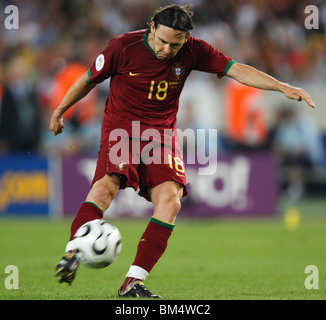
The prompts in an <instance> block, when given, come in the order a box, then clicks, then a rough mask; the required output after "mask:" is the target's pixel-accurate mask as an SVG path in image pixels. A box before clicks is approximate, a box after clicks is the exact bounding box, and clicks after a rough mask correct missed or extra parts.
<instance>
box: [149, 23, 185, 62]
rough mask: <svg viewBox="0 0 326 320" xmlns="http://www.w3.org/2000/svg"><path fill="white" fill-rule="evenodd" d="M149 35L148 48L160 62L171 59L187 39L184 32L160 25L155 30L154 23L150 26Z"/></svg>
mask: <svg viewBox="0 0 326 320" xmlns="http://www.w3.org/2000/svg"><path fill="white" fill-rule="evenodd" d="M151 34H152V38H151V39H150V46H151V47H152V49H153V51H154V52H155V54H156V57H157V59H160V60H170V59H171V58H173V57H174V56H175V55H176V54H177V53H178V51H179V50H180V49H181V47H182V46H183V45H184V43H185V42H186V41H187V40H188V38H189V35H187V34H186V33H185V32H182V31H178V30H174V29H172V28H169V27H166V26H163V25H160V24H159V25H158V26H157V28H156V29H155V27H154V23H152V25H151Z"/></svg>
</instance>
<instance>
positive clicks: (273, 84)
mask: <svg viewBox="0 0 326 320" xmlns="http://www.w3.org/2000/svg"><path fill="white" fill-rule="evenodd" d="M226 75H227V76H229V77H231V78H233V79H235V80H237V81H238V82H240V83H242V84H245V85H248V86H251V87H255V88H258V89H263V90H273V91H279V92H282V93H284V94H285V95H286V96H287V97H288V98H289V99H294V100H297V101H301V100H302V99H303V100H305V101H306V102H307V104H308V105H309V106H310V107H312V108H314V107H316V105H315V104H314V102H313V101H312V99H311V98H310V96H309V95H308V94H307V93H306V92H305V91H304V90H303V89H301V88H296V87H292V86H290V85H289V84H287V83H283V82H280V81H278V80H276V79H275V78H273V77H271V76H270V75H268V74H266V73H264V72H262V71H259V70H257V69H255V68H253V67H251V66H248V65H246V64H241V63H237V62H235V63H234V64H233V65H232V66H231V67H230V69H229V70H228V72H227V74H226Z"/></svg>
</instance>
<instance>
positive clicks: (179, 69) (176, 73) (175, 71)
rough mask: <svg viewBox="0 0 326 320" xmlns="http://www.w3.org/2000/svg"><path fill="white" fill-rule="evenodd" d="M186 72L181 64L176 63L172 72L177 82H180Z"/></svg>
mask: <svg viewBox="0 0 326 320" xmlns="http://www.w3.org/2000/svg"><path fill="white" fill-rule="evenodd" d="M184 71H185V70H184V66H182V65H181V63H176V64H175V65H173V67H172V72H173V74H174V76H175V79H176V80H180V79H181V78H182V76H183V74H184Z"/></svg>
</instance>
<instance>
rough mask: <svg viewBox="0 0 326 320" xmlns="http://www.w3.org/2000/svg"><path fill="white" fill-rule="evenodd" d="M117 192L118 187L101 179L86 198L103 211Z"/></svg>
mask: <svg viewBox="0 0 326 320" xmlns="http://www.w3.org/2000/svg"><path fill="white" fill-rule="evenodd" d="M118 191H119V186H118V185H116V184H114V183H111V182H110V181H109V180H108V179H101V180H99V181H97V182H96V183H95V184H94V185H93V187H92V189H91V191H90V193H89V194H88V196H87V201H91V202H94V203H95V204H97V205H98V206H99V207H100V208H101V209H102V210H103V211H105V210H106V209H107V208H108V207H109V206H110V204H111V201H112V200H113V199H114V198H115V196H116V195H117V193H118Z"/></svg>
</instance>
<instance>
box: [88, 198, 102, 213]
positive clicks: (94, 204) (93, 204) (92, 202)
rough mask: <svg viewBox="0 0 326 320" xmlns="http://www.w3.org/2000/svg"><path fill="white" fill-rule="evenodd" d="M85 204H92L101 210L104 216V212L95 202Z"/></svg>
mask: <svg viewBox="0 0 326 320" xmlns="http://www.w3.org/2000/svg"><path fill="white" fill-rule="evenodd" d="M83 203H89V204H92V205H93V206H94V207H96V208H97V209H99V210H100V211H101V212H102V214H104V212H103V210H102V209H101V208H100V207H99V206H98V205H97V204H95V203H94V202H90V201H84V202H83Z"/></svg>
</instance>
